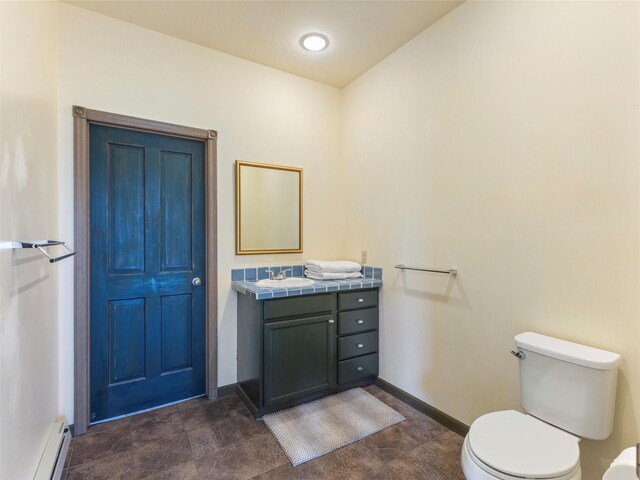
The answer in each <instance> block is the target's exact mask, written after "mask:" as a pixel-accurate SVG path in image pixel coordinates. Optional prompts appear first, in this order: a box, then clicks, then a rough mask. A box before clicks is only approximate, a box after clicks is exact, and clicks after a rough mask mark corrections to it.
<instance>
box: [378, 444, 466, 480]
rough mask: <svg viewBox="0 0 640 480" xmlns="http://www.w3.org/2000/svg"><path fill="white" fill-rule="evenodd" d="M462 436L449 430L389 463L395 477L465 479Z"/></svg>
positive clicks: (420, 479)
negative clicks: (462, 464) (461, 462)
mask: <svg viewBox="0 0 640 480" xmlns="http://www.w3.org/2000/svg"><path fill="white" fill-rule="evenodd" d="M462 440H463V439H462V437H460V436H459V435H458V434H456V433H454V432H447V433H445V434H443V435H440V436H439V437H437V438H435V439H434V440H432V441H430V442H428V443H426V444H424V445H421V446H419V447H417V448H415V449H414V450H412V451H411V452H409V453H408V454H407V455H405V456H404V457H401V458H396V459H394V460H392V461H391V462H389V463H388V464H387V467H386V468H387V469H388V471H389V472H390V473H391V474H392V475H393V476H394V477H395V478H407V479H408V478H411V479H415V480H464V475H462V467H461V466H460V448H461V447H462Z"/></svg>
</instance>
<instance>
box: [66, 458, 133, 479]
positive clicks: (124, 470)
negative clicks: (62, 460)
mask: <svg viewBox="0 0 640 480" xmlns="http://www.w3.org/2000/svg"><path fill="white" fill-rule="evenodd" d="M131 478H133V457H132V455H131V452H129V451H126V452H119V453H115V454H113V455H108V456H104V457H100V458H98V459H97V460H94V461H91V462H85V463H82V464H80V465H78V466H75V467H72V468H69V469H68V470H67V479H68V480H84V479H91V480H103V479H104V480H108V479H109V480H110V479H123V480H124V479H131Z"/></svg>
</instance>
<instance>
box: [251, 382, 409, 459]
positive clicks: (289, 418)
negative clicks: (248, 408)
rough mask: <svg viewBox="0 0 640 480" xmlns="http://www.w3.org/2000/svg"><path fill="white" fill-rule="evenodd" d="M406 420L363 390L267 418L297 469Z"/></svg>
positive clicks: (301, 406)
mask: <svg viewBox="0 0 640 480" xmlns="http://www.w3.org/2000/svg"><path fill="white" fill-rule="evenodd" d="M404 419H405V418H404V417H403V416H402V415H400V414H399V413H398V412H396V411H395V410H394V409H393V408H391V407H389V406H388V405H386V404H385V403H383V402H381V401H380V400H378V399H377V398H375V397H374V396H373V395H371V394H369V393H368V392H365V391H364V390H363V389H361V388H353V389H351V390H347V391H345V392H341V393H337V394H335V395H331V396H329V397H325V398H321V399H320V400H315V401H313V402H309V403H305V404H303V405H298V406H297V407H293V408H289V409H287V410H282V411H280V412H277V413H271V414H268V415H265V416H264V418H263V420H264V423H265V424H266V425H267V427H268V428H269V430H271V433H273V435H275V437H276V439H277V440H278V442H280V445H281V446H282V448H283V450H284V452H285V453H286V454H287V456H288V457H289V460H291V463H292V465H293V466H294V467H295V466H298V465H300V464H301V463H304V462H308V461H309V460H313V459H314V458H317V457H320V456H322V455H324V454H326V453H329V452H332V451H333V450H336V449H337V448H340V447H344V446H345V445H349V444H350V443H353V442H356V441H358V440H360V439H363V438H365V437H368V436H369V435H371V434H373V433H376V432H379V431H380V430H384V429H385V428H387V427H390V426H391V425H395V424H396V423H399V422H401V421H403V420H404Z"/></svg>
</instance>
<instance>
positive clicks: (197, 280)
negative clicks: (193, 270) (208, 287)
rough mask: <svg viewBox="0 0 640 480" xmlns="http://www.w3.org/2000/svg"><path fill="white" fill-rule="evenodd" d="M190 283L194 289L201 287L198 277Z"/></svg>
mask: <svg viewBox="0 0 640 480" xmlns="http://www.w3.org/2000/svg"><path fill="white" fill-rule="evenodd" d="M191 283H192V284H193V286H194V287H199V286H200V285H202V280H200V277H195V278H194V279H193V280H191Z"/></svg>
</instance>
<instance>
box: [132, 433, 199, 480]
mask: <svg viewBox="0 0 640 480" xmlns="http://www.w3.org/2000/svg"><path fill="white" fill-rule="evenodd" d="M133 457H134V464H135V465H134V467H135V471H134V476H135V478H144V477H146V476H149V475H150V474H151V473H157V472H162V471H164V470H167V469H169V468H171V467H175V466H176V465H179V464H181V463H186V462H189V461H191V460H192V459H193V451H192V450H191V444H190V443H189V437H188V436H187V434H186V433H184V432H182V433H178V434H176V435H173V436H171V437H167V438H163V439H160V440H151V441H148V442H145V443H136V445H135V448H134V449H133Z"/></svg>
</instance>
